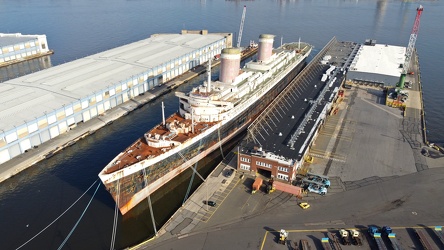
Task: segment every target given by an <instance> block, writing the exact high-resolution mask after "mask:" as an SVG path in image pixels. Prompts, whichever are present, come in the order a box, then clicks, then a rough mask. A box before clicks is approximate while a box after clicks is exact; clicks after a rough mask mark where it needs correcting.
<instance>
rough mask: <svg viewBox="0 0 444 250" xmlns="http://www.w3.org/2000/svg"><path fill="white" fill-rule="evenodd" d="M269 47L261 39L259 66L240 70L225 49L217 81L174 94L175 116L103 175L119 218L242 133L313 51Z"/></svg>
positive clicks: (236, 55) (233, 51)
mask: <svg viewBox="0 0 444 250" xmlns="http://www.w3.org/2000/svg"><path fill="white" fill-rule="evenodd" d="M273 41H274V36H273V35H267V34H265V35H261V36H260V37H259V48H258V56H257V60H255V61H251V62H248V63H247V64H246V65H245V66H244V67H243V68H242V69H240V59H241V55H240V51H239V49H237V48H226V49H223V50H222V53H221V56H220V60H221V68H220V75H219V80H218V81H215V82H212V81H211V78H210V77H208V80H207V81H206V82H204V83H203V84H202V85H201V86H199V87H196V88H194V89H193V90H192V91H190V92H189V93H181V92H176V96H177V97H178V98H179V111H178V112H177V113H174V114H172V115H171V116H169V117H168V118H166V119H165V118H163V121H162V123H161V124H159V125H158V126H156V127H154V128H153V129H151V130H149V131H148V132H147V133H145V134H144V135H143V137H141V138H140V139H138V140H137V141H136V142H134V143H133V144H132V145H131V146H130V147H128V148H127V149H126V150H125V151H123V152H121V153H120V154H119V155H118V156H116V157H115V158H114V159H113V160H112V161H111V162H110V163H109V164H108V165H107V166H106V167H105V168H104V169H103V170H102V171H101V173H100V174H99V177H100V178H101V180H102V182H103V183H104V184H105V186H106V188H107V190H108V191H109V192H110V193H111V195H112V196H113V198H114V199H115V200H116V202H117V204H118V206H119V208H120V211H121V213H122V214H125V213H126V212H127V211H129V210H130V209H131V208H133V207H134V206H136V205H137V204H138V203H139V202H141V201H142V200H144V199H146V198H147V197H148V196H149V195H150V194H151V193H153V192H154V191H156V190H157V189H159V188H160V187H161V186H163V185H164V184H165V183H167V182H169V181H170V180H171V179H173V178H174V177H175V176H177V175H178V174H180V173H181V172H183V171H184V170H186V169H187V168H189V167H190V166H191V165H193V164H195V163H196V162H198V161H199V160H200V159H202V158H203V157H205V156H206V155H208V154H209V153H211V152H212V151H214V150H216V149H218V148H219V147H221V145H223V144H224V143H225V142H227V141H229V140H230V139H232V138H233V137H234V136H235V135H236V134H238V133H239V132H241V131H242V130H244V129H245V128H246V126H248V124H250V122H251V121H252V120H253V119H254V118H255V117H256V116H257V115H258V114H259V113H260V112H261V111H262V110H263V109H264V108H265V107H266V106H267V105H268V104H269V103H270V102H271V101H272V100H273V99H274V98H275V97H276V96H277V95H278V94H279V93H280V92H281V91H282V90H283V89H284V88H285V87H286V86H287V85H288V83H290V81H291V80H292V79H293V78H294V77H295V76H296V75H297V73H299V72H300V70H301V69H302V68H303V66H304V65H305V59H306V58H307V56H308V55H309V54H310V52H311V49H312V47H311V46H310V45H308V44H306V43H300V42H299V43H291V44H284V45H283V46H281V47H279V48H278V49H274V50H273ZM209 75H210V74H209Z"/></svg>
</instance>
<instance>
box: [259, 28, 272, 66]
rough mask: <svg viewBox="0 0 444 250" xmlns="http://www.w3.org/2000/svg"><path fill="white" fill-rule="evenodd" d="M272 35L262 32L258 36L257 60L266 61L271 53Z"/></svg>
mask: <svg viewBox="0 0 444 250" xmlns="http://www.w3.org/2000/svg"><path fill="white" fill-rule="evenodd" d="M273 42H274V35H269V34H262V35H260V36H259V49H258V52H257V60H258V61H266V60H267V59H268V58H270V56H271V55H272V53H273Z"/></svg>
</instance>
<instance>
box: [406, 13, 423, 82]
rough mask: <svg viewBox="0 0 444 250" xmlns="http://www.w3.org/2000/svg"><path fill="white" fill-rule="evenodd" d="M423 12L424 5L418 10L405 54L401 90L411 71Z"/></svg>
mask: <svg viewBox="0 0 444 250" xmlns="http://www.w3.org/2000/svg"><path fill="white" fill-rule="evenodd" d="M423 10H424V8H423V7H422V5H419V7H418V8H416V18H415V23H414V24H413V30H412V33H411V34H410V40H409V45H408V46H407V52H406V53H405V61H404V65H403V67H402V74H401V81H400V87H401V88H403V87H404V79H405V76H406V74H407V72H408V70H409V67H410V62H411V61H412V55H413V50H414V49H415V43H416V38H418V31H419V22H420V20H421V14H422V11H423Z"/></svg>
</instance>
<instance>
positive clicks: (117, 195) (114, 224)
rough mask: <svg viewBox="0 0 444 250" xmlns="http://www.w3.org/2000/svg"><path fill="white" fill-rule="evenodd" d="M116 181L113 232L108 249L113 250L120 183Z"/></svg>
mask: <svg viewBox="0 0 444 250" xmlns="http://www.w3.org/2000/svg"><path fill="white" fill-rule="evenodd" d="M119 180H120V179H118V180H117V192H116V206H115V207H114V222H113V232H112V234H111V244H110V247H109V249H110V250H114V244H115V242H116V230H117V219H118V218H119V214H118V211H119V200H120V183H119Z"/></svg>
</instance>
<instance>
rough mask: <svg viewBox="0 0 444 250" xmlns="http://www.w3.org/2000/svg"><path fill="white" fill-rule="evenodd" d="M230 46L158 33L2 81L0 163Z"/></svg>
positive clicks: (216, 38) (193, 35)
mask: <svg viewBox="0 0 444 250" xmlns="http://www.w3.org/2000/svg"><path fill="white" fill-rule="evenodd" d="M40 44H41V43H40ZM231 44H232V34H231V33H208V31H206V30H199V31H187V30H183V31H182V32H181V33H180V34H179V33H177V34H155V35H152V36H151V37H150V38H147V39H144V40H141V41H137V42H134V43H131V44H127V45H124V46H121V47H117V48H114V49H111V50H108V51H104V52H100V53H98V54H94V55H91V56H88V57H85V58H81V59H78V60H75V61H72V62H68V63H65V64H61V65H58V66H55V67H52V68H49V69H45V70H41V71H38V72H35V73H32V74H29V75H25V76H22V77H19V78H15V79H12V80H9V81H5V82H2V83H0V164H1V163H3V162H6V161H8V160H10V159H11V158H13V157H15V156H18V155H20V154H22V153H24V152H26V151H27V150H29V149H31V148H33V147H36V146H38V145H40V144H42V143H44V142H46V141H49V140H51V139H52V138H54V137H57V136H59V135H60V134H62V133H65V132H68V131H69V130H70V128H72V127H75V126H76V124H78V123H80V122H87V121H88V120H90V119H92V118H94V117H97V116H99V115H101V114H103V113H104V112H105V111H107V110H109V109H112V108H114V107H116V106H118V105H119V104H122V103H124V102H126V101H128V100H130V99H132V98H133V97H135V96H138V95H140V94H142V93H144V92H146V91H148V90H150V89H152V88H153V87H155V86H157V85H159V84H162V83H163V82H166V81H168V80H170V79H172V78H174V77H176V76H179V75H181V74H183V73H184V72H186V71H188V70H189V69H192V68H193V67H195V66H197V65H200V64H202V63H205V62H207V61H208V59H209V58H212V57H214V56H215V55H217V54H220V53H221V50H222V49H223V48H226V47H231Z"/></svg>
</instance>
